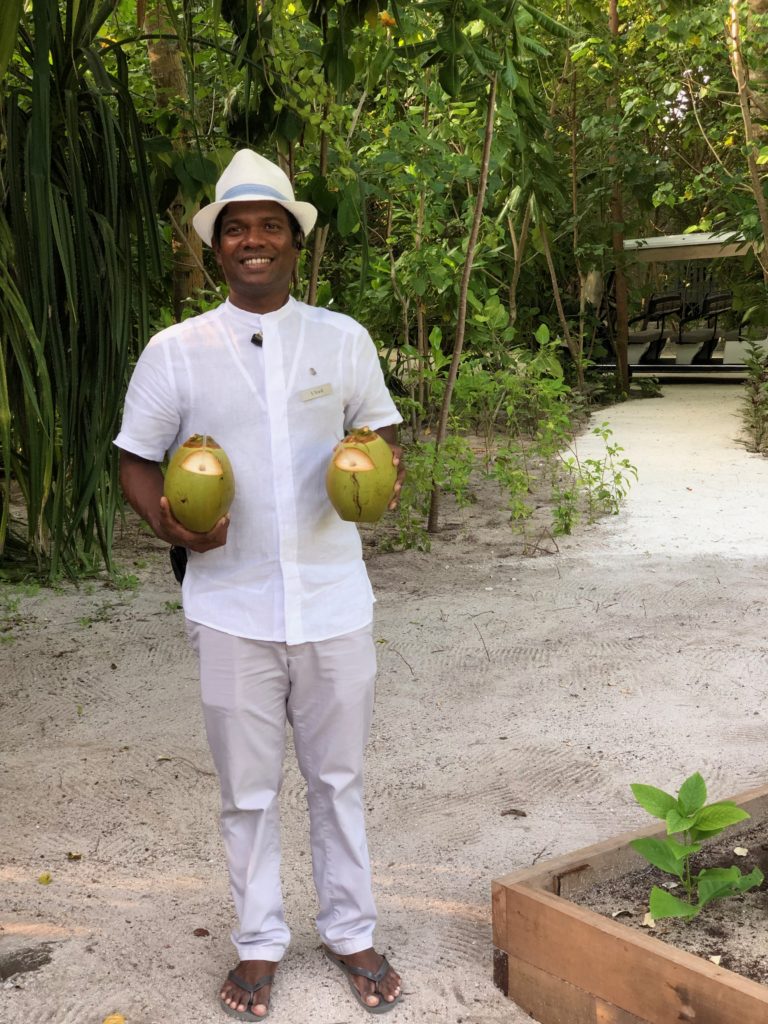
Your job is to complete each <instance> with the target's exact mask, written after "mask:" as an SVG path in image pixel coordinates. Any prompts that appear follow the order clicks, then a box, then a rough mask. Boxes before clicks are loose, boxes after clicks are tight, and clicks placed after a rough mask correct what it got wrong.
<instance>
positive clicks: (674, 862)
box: [629, 838, 683, 917]
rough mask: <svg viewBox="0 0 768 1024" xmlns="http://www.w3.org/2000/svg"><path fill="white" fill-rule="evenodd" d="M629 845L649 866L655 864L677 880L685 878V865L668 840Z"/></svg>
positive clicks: (639, 841) (650, 840) (644, 840)
mask: <svg viewBox="0 0 768 1024" xmlns="http://www.w3.org/2000/svg"><path fill="white" fill-rule="evenodd" d="M629 845H630V846H631V847H632V849H633V850H637V852H638V853H639V854H640V856H641V857H645V859H646V860H647V861H648V863H649V864H653V866H654V867H655V868H661V870H662V871H667V872H668V873H669V874H670V875H674V876H675V877H676V878H682V877H683V863H682V861H681V860H680V858H678V856H677V854H676V850H675V849H674V848H671V847H670V846H669V842H668V840H666V839H650V838H648V839H633V840H632V842H631V843H630V844H629ZM678 845H679V844H678ZM652 913H653V912H652ZM653 916H654V917H655V916H656V915H655V914H654V915H653Z"/></svg>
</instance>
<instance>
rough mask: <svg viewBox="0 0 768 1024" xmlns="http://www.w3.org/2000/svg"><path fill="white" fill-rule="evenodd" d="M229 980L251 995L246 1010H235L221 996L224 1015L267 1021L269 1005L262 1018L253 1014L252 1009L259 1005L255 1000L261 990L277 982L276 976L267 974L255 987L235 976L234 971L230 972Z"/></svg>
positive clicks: (220, 1001) (220, 1004) (220, 1003)
mask: <svg viewBox="0 0 768 1024" xmlns="http://www.w3.org/2000/svg"><path fill="white" fill-rule="evenodd" d="M227 978H228V979H229V980H230V981H231V982H232V983H233V984H235V985H237V987H238V988H241V989H242V990H243V992H248V993H249V995H248V1003H247V1005H246V1007H245V1009H244V1010H235V1009H234V1008H233V1007H232V1006H227V1004H226V1003H225V1002H224V1000H223V999H222V998H221V996H219V1006H220V1007H221V1008H222V1010H223V1011H224V1013H228V1014H229V1016H230V1017H238V1018H239V1019H240V1020H247V1021H254V1020H257V1021H258V1020H266V1019H267V1017H268V1016H269V1005H267V1012H266V1013H263V1014H262V1015H261V1016H259V1015H258V1014H257V1013H252V1012H251V1007H252V1006H253V1005H254V1003H258V999H256V998H255V996H256V993H257V992H258V991H259V990H260V989H262V988H266V987H267V985H271V984H272V982H273V981H274V980H275V976H274V974H265V975H264V977H263V978H259V980H258V981H257V982H256V983H255V984H254V985H249V984H248V982H246V981H243V979H242V978H240V977H238V975H237V974H235V972H234V971H230V972H229V974H228V975H227ZM271 994H272V993H270V996H271Z"/></svg>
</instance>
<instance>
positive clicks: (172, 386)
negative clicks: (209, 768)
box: [115, 150, 404, 1021]
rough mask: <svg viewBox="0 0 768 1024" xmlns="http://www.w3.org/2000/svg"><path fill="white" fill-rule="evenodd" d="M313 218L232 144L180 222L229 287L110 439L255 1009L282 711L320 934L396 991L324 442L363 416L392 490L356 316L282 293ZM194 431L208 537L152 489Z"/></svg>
mask: <svg viewBox="0 0 768 1024" xmlns="http://www.w3.org/2000/svg"><path fill="white" fill-rule="evenodd" d="M316 217H317V211H316V210H315V208H314V207H313V206H311V205H310V204H308V203H301V202H297V201H296V200H295V199H294V195H293V189H292V187H291V184H290V181H289V179H288V178H287V176H286V175H285V174H284V173H283V172H282V171H281V170H280V168H279V167H277V166H276V165H275V164H273V163H271V162H270V161H268V160H266V159H264V158H263V157H261V156H259V155H257V154H256V153H252V152H250V151H248V150H242V151H240V152H238V153H237V154H236V155H235V156H234V158H233V159H232V161H231V163H230V164H229V166H228V167H227V168H226V170H225V171H224V173H223V175H222V176H221V178H220V180H219V182H218V184H217V187H216V201H215V202H214V203H211V204H210V205H209V206H207V207H205V208H204V209H203V210H201V211H200V212H199V213H198V214H197V215H196V216H195V218H194V222H193V223H194V225H195V228H196V230H197V231H198V233H199V234H200V236H201V237H202V238H203V240H204V241H205V242H206V243H207V244H209V245H212V246H213V250H214V252H215V254H216V259H217V261H218V263H219V266H220V267H221V270H222V272H223V275H224V277H225V279H226V281H227V284H228V285H229V299H228V301H226V302H225V303H223V304H222V305H220V306H219V307H218V308H216V309H214V310H211V311H209V312H207V313H204V314H203V315H201V316H198V317H194V318H191V319H189V320H186V321H184V322H183V323H181V324H176V325H174V326H173V327H170V328H167V329H166V330H164V331H161V332H160V333H159V334H158V335H156V336H155V337H154V338H153V339H152V340H151V341H150V343H149V345H148V346H147V348H146V349H145V350H144V352H143V353H142V355H141V357H140V359H139V361H138V363H137V366H136V369H135V371H134V374H133V377H132V379H131V383H130V386H129V389H128V394H127V396H126V402H125V412H124V417H123V422H122V426H121V430H120V433H119V435H118V437H117V438H116V440H115V444H116V445H117V446H118V447H119V448H120V449H121V458H120V481H121V485H122V487H123V491H124V493H125V496H126V498H127V499H128V501H129V502H130V504H131V505H132V506H133V507H134V509H136V511H137V512H138V513H139V515H141V516H142V517H143V518H144V519H145V520H146V521H147V522H148V523H149V525H150V526H151V527H152V529H153V530H154V532H155V533H156V534H157V536H158V537H160V538H161V539H162V540H165V541H168V542H169V543H170V544H172V545H175V546H177V547H181V548H185V549H187V551H188V553H189V561H188V565H187V570H186V574H185V576H184V581H183V586H182V594H183V600H184V611H185V615H186V620H187V630H188V633H189V635H190V638H191V641H192V643H193V646H194V647H195V649H196V651H197V653H198V656H199V660H200V679H201V691H202V701H203V712H204V719H205V727H206V732H207V735H208V740H209V743H210V747H211V753H212V755H213V759H214V763H215V765H216V769H217V773H218V775H219V782H220V787H221V800H222V812H221V826H222V836H223V839H224V844H225V848H226V852H227V859H228V864H229V872H230V881H231V888H232V894H233V898H234V903H235V909H236V912H237V918H238V924H237V927H236V928H235V930H234V931H233V935H232V938H233V941H234V944H235V947H236V948H237V951H238V956H239V961H240V962H239V963H238V964H237V966H236V968H235V969H234V970H233V971H231V972H230V974H229V976H228V978H227V980H226V981H225V982H224V984H223V985H222V988H221V991H220V993H219V999H220V1005H221V1007H222V1009H223V1010H224V1011H225V1012H226V1013H228V1014H229V1015H230V1016H233V1017H239V1018H241V1019H242V1020H248V1021H254V1020H263V1019H264V1018H265V1017H266V1016H267V1013H268V1010H269V1001H270V995H271V987H272V981H273V977H274V973H275V969H276V967H277V964H278V962H279V961H280V959H281V957H282V955H283V953H284V951H285V949H286V946H287V944H288V940H289V931H288V927H287V925H286V922H285V918H284V916H283V907H282V896H281V890H280V848H279V809H278V794H279V790H280V785H281V781H282V759H283V748H284V735H285V722H286V719H287V720H288V721H289V722H290V723H291V725H292V727H293V733H294V742H295V746H296V753H297V758H298V762H299V766H300V768H301V771H302V774H303V775H304V777H305V779H306V781H307V788H308V802H309V811H310V838H311V846H312V864H313V874H314V879H315V886H316V889H317V894H318V902H319V913H318V916H317V927H318V931H319V932H320V936H321V938H322V941H323V948H324V952H325V954H326V956H327V957H328V958H329V959H330V960H331V961H332V963H334V964H335V965H336V966H337V967H338V968H340V969H341V970H342V971H343V972H344V973H345V975H346V978H347V981H348V983H349V985H350V988H351V989H352V992H353V994H354V995H355V997H356V998H357V999H358V1001H359V1002H360V1004H361V1005H362V1006H363V1007H364V1008H365V1009H367V1010H369V1011H370V1012H373V1013H382V1012H384V1011H386V1010H389V1009H391V1008H392V1007H393V1006H394V1005H395V1003H396V1002H397V1001H398V1000H399V998H400V993H401V989H400V978H399V976H398V975H397V973H396V972H395V971H394V970H393V969H392V968H391V967H390V966H389V964H388V963H387V961H386V959H385V958H384V957H382V956H380V955H379V954H378V953H376V952H375V950H374V949H373V930H374V925H375V921H376V909H375V905H374V902H373V897H372V894H371V870H370V863H369V859H368V852H367V844H366V837H365V825H364V819H363V792H362V760H363V750H364V747H365V744H366V741H367V737H368V731H369V727H370V718H371V711H372V704H373V685H374V677H375V668H376V666H375V651H374V646H373V640H372V636H371V619H372V603H373V597H372V593H371V588H370V583H369V582H368V577H367V574H366V571H365V566H364V564H363V561H362V556H361V545H360V539H359V536H358V533H357V528H356V527H355V525H354V524H351V523H345V522H342V520H341V519H340V518H339V517H338V516H337V514H336V513H335V511H334V510H333V508H332V506H331V504H330V502H329V501H328V498H327V495H326V493H325V487H324V476H325V470H326V467H327V464H328V461H329V459H330V455H331V451H332V449H333V447H334V445H335V444H336V443H337V442H338V441H339V440H340V439H341V437H342V436H343V434H344V433H345V432H347V431H348V430H350V429H352V428H356V427H363V426H368V427H370V428H371V429H373V430H376V431H377V432H378V433H379V434H381V435H382V436H383V437H384V438H385V439H386V440H387V441H388V443H389V444H390V445H391V447H392V452H393V463H394V464H395V465H396V466H398V480H397V483H396V484H395V490H394V493H393V498H392V501H391V503H390V508H394V507H395V506H396V504H397V495H398V493H399V490H400V488H401V487H402V482H403V478H404V469H403V466H402V463H401V458H400V455H401V453H400V448H399V447H398V446H397V424H398V423H399V422H400V421H401V417H400V415H399V414H398V413H397V410H396V409H395V406H394V404H393V402H392V399H391V398H390V396H389V393H388V392H387V389H386V387H385V384H384V380H383V376H382V373H381V368H380V365H379V362H378V357H377V353H376V350H375V347H374V345H373V342H372V341H371V339H370V337H369V336H368V335H367V333H366V332H365V331H364V329H363V328H362V327H361V326H360V325H359V324H358V323H356V322H355V321H354V320H352V319H351V318H349V317H346V316H343V315H341V314H338V313H332V312H329V311H328V310H323V309H317V308H315V307H311V306H306V305H304V304H303V303H301V302H297V301H296V300H295V299H293V298H291V297H290V295H289V290H290V286H291V281H292V278H293V274H294V269H295V267H296V261H297V259H298V255H299V252H300V249H301V245H302V242H303V239H304V236H305V235H306V234H307V233H308V232H309V231H310V230H311V229H312V227H313V226H314V223H315V220H316ZM195 433H198V434H203V433H204V434H208V435H210V436H211V437H213V438H214V439H215V440H216V442H217V443H218V444H219V445H221V447H222V448H223V449H224V451H225V452H226V453H227V455H228V456H229V459H230V462H231V463H232V467H233V471H234V477H235V489H236V494H235V500H234V502H233V505H232V508H231V510H230V513H229V515H227V516H225V517H224V518H222V519H221V520H220V521H219V522H218V523H216V525H215V526H214V527H213V529H212V530H211V531H210V532H209V533H206V534H199V533H192V532H190V531H189V530H187V529H185V528H184V527H183V526H182V525H181V524H180V523H179V522H178V521H177V520H176V519H175V518H174V517H173V515H172V514H171V511H170V507H169V505H168V502H167V500H166V499H165V498H164V497H163V496H162V495H163V477H162V473H161V470H160V465H159V463H160V462H161V461H162V459H163V457H164V455H165V454H166V452H169V451H173V450H175V448H176V447H177V446H178V445H179V444H181V443H182V442H183V441H184V440H185V439H186V438H187V437H188V436H190V435H191V434H195Z"/></svg>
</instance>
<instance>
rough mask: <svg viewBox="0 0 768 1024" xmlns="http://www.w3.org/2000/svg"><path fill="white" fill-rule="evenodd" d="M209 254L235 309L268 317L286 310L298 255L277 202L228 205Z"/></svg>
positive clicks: (285, 217)
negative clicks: (216, 263)
mask: <svg viewBox="0 0 768 1024" xmlns="http://www.w3.org/2000/svg"><path fill="white" fill-rule="evenodd" d="M213 251H214V252H215V253H216V260H217V262H218V264H219V266H220V267H221V269H222V273H223V274H224V277H225V278H226V281H227V284H228V285H229V298H230V301H231V302H232V303H233V304H234V305H235V306H239V307H240V308H241V309H247V310H248V311H249V312H251V313H271V312H272V311H273V310H275V309H280V307H281V306H283V305H285V303H286V301H287V299H288V294H289V291H290V287H291V280H292V278H293V271H294V268H295V266H296V260H297V259H298V257H299V252H298V250H297V249H296V248H295V247H294V243H293V235H292V233H291V224H290V220H289V218H288V213H287V212H286V210H285V209H284V208H283V207H282V206H280V204H279V203H272V202H263V201H256V202H244V203H230V204H229V205H228V206H226V207H225V208H224V212H223V214H222V215H221V232H220V235H219V239H218V242H217V241H215V240H214V243H213Z"/></svg>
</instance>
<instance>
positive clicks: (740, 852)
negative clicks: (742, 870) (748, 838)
mask: <svg viewBox="0 0 768 1024" xmlns="http://www.w3.org/2000/svg"><path fill="white" fill-rule="evenodd" d="M733 852H734V853H735V854H736V856H737V857H746V856H747V854H748V853H749V850H748V849H747V848H746V846H737V847H735V848H734V851H733Z"/></svg>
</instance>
